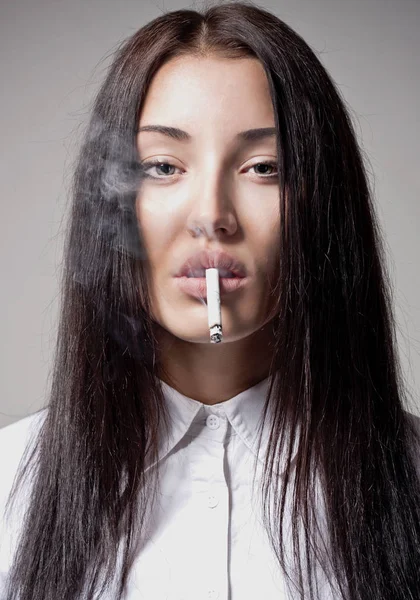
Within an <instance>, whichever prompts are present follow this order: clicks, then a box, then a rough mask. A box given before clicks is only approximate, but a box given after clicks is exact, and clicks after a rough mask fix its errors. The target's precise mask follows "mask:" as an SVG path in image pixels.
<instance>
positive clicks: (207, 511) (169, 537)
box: [0, 378, 420, 600]
mask: <svg viewBox="0 0 420 600" xmlns="http://www.w3.org/2000/svg"><path fill="white" fill-rule="evenodd" d="M162 386H163V391H164V397H165V399H166V400H167V402H168V408H169V414H170V417H171V432H170V435H169V438H168V439H161V441H160V450H159V463H160V472H161V487H160V488H159V493H158V495H157V502H156V504H155V505H154V506H153V512H152V513H151V515H150V518H149V519H147V523H148V526H147V530H146V531H147V533H146V535H145V536H144V539H143V541H142V542H141V544H140V545H139V551H138V554H137V557H136V561H135V563H134V565H133V567H132V569H131V571H130V578H129V582H128V586H127V591H126V593H125V595H124V600H216V599H217V600H255V599H261V600H286V598H293V595H290V592H287V588H286V587H285V582H284V581H283V576H282V574H281V571H280V567H279V566H278V563H277V560H276V559H275V556H274V553H273V551H272V549H271V546H270V544H269V541H268V538H267V534H266V533H265V530H264V527H263V525H262V520H261V517H262V509H261V504H260V500H259V498H260V492H259V487H258V479H256V483H255V486H254V493H252V476H253V473H254V471H253V465H254V459H255V458H257V463H256V464H257V474H259V475H261V474H262V466H263V464H264V457H265V455H266V451H267V442H268V432H269V429H268V427H269V424H270V421H269V419H268V417H267V419H266V424H265V428H264V437H263V440H262V445H261V449H260V454H259V455H258V457H257V455H256V444H257V441H258V436H257V433H258V432H259V430H258V426H259V425H260V419H261V417H262V409H263V405H264V399H265V394H266V392H267V388H268V378H267V379H265V380H263V381H262V382H260V383H259V384H257V385H256V386H254V387H251V388H249V389H247V390H245V391H244V392H242V393H240V394H238V395H237V396H235V397H233V398H231V399H229V400H227V401H225V402H221V403H219V404H215V405H212V406H210V405H206V404H202V403H201V402H198V401H197V400H193V399H191V398H187V397H186V396H184V395H182V394H181V393H179V392H178V391H176V390H175V389H173V388H172V387H170V386H168V385H167V384H166V383H164V382H162ZM46 410H47V409H44V410H42V411H40V412H39V413H36V414H35V415H31V416H29V417H26V418H24V419H22V420H21V421H18V422H17V423H13V424H12V425H9V426H7V427H5V428H3V429H2V430H0V456H1V457H2V462H1V468H0V481H1V488H0V518H1V521H0V535H1V537H0V598H1V597H2V594H1V591H2V582H3V585H4V581H5V578H6V574H7V572H8V570H9V568H10V564H11V558H12V550H13V548H14V544H15V539H16V538H15V537H14V536H16V533H17V531H18V528H19V523H20V522H21V517H19V516H18V515H16V516H15V517H14V518H13V519H12V521H11V522H10V523H6V521H5V520H4V519H3V518H2V516H3V509H4V503H5V501H6V499H7V496H8V493H9V491H10V489H11V486H12V482H13V478H14V475H15V473H16V471H17V468H18V464H19V460H20V458H21V456H22V454H23V451H24V449H25V448H26V447H28V445H29V443H30V440H33V439H34V435H35V434H36V432H37V430H38V429H39V426H40V423H41V421H42V420H43V418H44V416H45V413H46ZM415 419H416V418H415ZM416 422H417V424H418V426H419V428H420V419H416ZM151 466H152V465H149V466H148V468H150V467H151ZM321 581H322V577H321ZM322 585H324V588H323V593H322V596H321V597H322V598H323V600H324V599H325V600H328V599H330V598H331V599H333V598H334V593H333V591H332V590H331V589H330V588H329V586H328V585H327V583H326V581H324V583H323V584H322ZM288 594H289V595H288ZM114 598H115V596H114V595H113V594H112V592H110V593H109V595H106V596H104V599H106V600H114Z"/></svg>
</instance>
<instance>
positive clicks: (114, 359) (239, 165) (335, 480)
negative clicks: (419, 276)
mask: <svg viewBox="0 0 420 600" xmlns="http://www.w3.org/2000/svg"><path fill="white" fill-rule="evenodd" d="M73 194H74V201H73V206H72V213H71V216H70V222H69V229H68V237H67V243H66V248H65V263H64V265H65V269H64V274H63V281H62V288H61V289H62V305H61V320H60V324H59V330H58V337H57V348H56V359H55V365H54V373H53V381H52V389H51V395H50V398H49V403H48V405H47V407H46V408H44V409H43V410H41V411H39V412H38V413H36V414H35V415H31V416H30V417H27V418H26V419H23V420H22V421H20V422H19V423H16V424H13V425H11V426H8V427H6V428H5V429H3V430H2V431H1V432H0V451H1V453H2V456H3V460H2V467H1V482H2V483H1V486H2V491H1V494H2V496H1V497H2V501H3V505H4V504H5V503H6V500H9V502H7V506H6V508H7V509H8V510H7V511H6V513H5V516H4V518H3V521H2V522H1V528H2V529H1V553H0V561H1V562H0V571H1V575H2V580H1V585H2V589H1V593H0V595H1V598H2V599H5V600H18V599H19V600H57V598H59V599H60V600H75V599H79V598H84V599H93V598H95V599H96V598H105V599H108V600H111V599H112V600H114V599H120V598H125V599H129V600H134V599H140V598H145V599H147V600H163V599H164V598H167V599H168V600H169V599H170V600H182V599H184V600H186V599H194V600H197V599H198V598H220V599H223V600H227V599H228V598H230V599H233V600H245V599H246V600H248V598H249V599H251V598H253V599H254V598H255V597H260V598H263V599H264V600H274V599H276V600H280V599H285V598H292V599H315V598H318V599H319V600H325V599H328V598H331V599H332V598H334V599H338V598H343V599H346V600H379V599H389V600H398V599H401V600H410V599H411V600H414V599H418V598H419V597H420V585H419V573H420V483H419V472H418V465H419V462H420V449H419V436H418V431H419V429H420V428H419V424H418V423H419V422H418V420H417V419H416V418H414V417H413V416H412V415H410V414H409V413H408V412H405V410H404V401H405V391H404V387H403V382H402V378H401V374H400V367H399V363H398V357H397V352H396V342H395V335H394V320H393V315H392V310H391V305H392V302H391V294H390V286H389V282H388V279H387V276H386V272H385V269H384V258H383V250H382V245H381V239H380V234H379V227H378V223H377V220H376V216H375V213H374V208H373V205H372V194H371V191H370V189H369V186H368V181H367V177H366V172H365V168H364V165H363V161H362V157H361V153H360V149H359V147H358V145H357V141H356V137H355V133H354V130H353V127H352V124H351V120H350V118H349V115H348V113H347V111H346V108H345V103H344V101H343V99H342V98H341V97H340V95H339V93H338V91H337V89H336V88H335V86H334V85H333V83H332V81H331V79H330V77H329V76H328V74H327V72H326V71H325V69H324V67H323V66H322V65H321V64H320V62H319V60H318V59H317V58H316V56H315V55H314V53H313V52H312V51H311V49H310V48H309V47H308V45H307V44H306V43H305V42H304V40H302V38H301V37H299V36H298V35H297V34H296V33H295V32H293V31H292V30H291V29H290V28H289V27H288V26H287V25H286V24H285V23H283V22H282V21H280V20H279V19H278V18H276V17H275V16H274V15H272V14H270V13H269V12H267V11H264V10H262V9H260V8H257V7H255V6H253V5H251V4H246V3H231V4H224V5H223V6H213V7H210V8H209V9H208V10H206V11H205V12H203V13H199V12H195V11H192V10H179V11H175V12H170V13H167V14H164V15H162V16H160V17H159V18H157V19H155V20H154V21H152V22H151V23H149V24H147V25H146V26H144V27H143V28H141V29H140V30H139V31H138V32H136V33H135V34H134V35H133V36H132V37H131V38H130V39H128V40H127V41H126V42H125V43H124V44H123V45H122V46H121V48H120V49H119V51H118V53H117V54H116V56H115V60H114V61H113V63H112V65H111V67H110V69H109V72H108V74H107V77H106V80H105V81H104V83H103V85H102V87H101V89H100V90H99V93H98V95H97V98H96V101H95V103H94V106H93V110H92V116H91V120H90V123H89V126H88V128H87V131H86V138H85V140H84V143H83V145H82V148H81V151H80V158H79V161H78V164H77V168H76V171H75V177H74V190H73ZM209 267H213V268H217V269H219V272H218V273H219V276H220V279H219V283H220V289H221V317H222V329H223V338H222V341H221V343H217V344H212V343H211V342H210V338H209V324H208V321H207V317H208V315H207V303H206V297H205V280H204V278H203V275H204V272H205V270H206V269H207V268H209ZM232 275H233V276H234V277H233V278H232ZM21 458H22V462H21V463H20V459H21ZM15 474H18V477H17V479H16V480H15V484H16V485H14V486H13V488H12V483H13V480H14V476H15ZM9 492H11V494H10V495H9ZM259 492H261V494H260V493H259ZM257 595H258V596H257Z"/></svg>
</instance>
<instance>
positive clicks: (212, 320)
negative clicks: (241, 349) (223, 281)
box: [206, 269, 223, 344]
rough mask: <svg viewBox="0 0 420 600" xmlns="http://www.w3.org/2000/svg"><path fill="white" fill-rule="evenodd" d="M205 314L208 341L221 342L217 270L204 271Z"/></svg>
mask: <svg viewBox="0 0 420 600" xmlns="http://www.w3.org/2000/svg"><path fill="white" fill-rule="evenodd" d="M206 284H207V314H208V323H209V329H210V341H211V342H212V343H213V344H218V343H219V342H221V341H222V337H223V333H222V314H221V310H220V288H219V270H218V269H206Z"/></svg>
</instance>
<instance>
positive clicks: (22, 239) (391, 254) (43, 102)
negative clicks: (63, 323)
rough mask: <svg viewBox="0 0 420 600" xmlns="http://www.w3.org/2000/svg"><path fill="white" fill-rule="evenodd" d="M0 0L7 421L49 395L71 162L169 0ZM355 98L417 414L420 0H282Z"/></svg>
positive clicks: (1, 385) (281, 6)
mask: <svg viewBox="0 0 420 600" xmlns="http://www.w3.org/2000/svg"><path fill="white" fill-rule="evenodd" d="M2 2H3V3H2V5H1V7H0V56H1V64H0V69H1V71H0V78H1V88H2V94H1V105H0V108H1V110H0V119H1V139H0V152H1V160H0V169H1V173H0V174H1V177H0V197H1V204H0V229H1V237H0V244H1V252H0V273H1V291H2V293H1V296H0V313H1V333H2V335H1V338H0V339H1V342H0V343H1V345H0V353H1V356H0V358H1V371H0V375H1V377H0V426H5V425H8V424H9V423H12V422H13V421H16V420H18V419H20V418H22V417H23V416H25V415H27V414H29V413H31V412H33V411H35V410H37V409H38V408H40V407H41V406H43V405H44V403H46V402H47V397H46V394H47V391H48V390H49V385H50V376H51V367H52V352H53V348H54V343H55V328H56V325H57V317H58V292H59V290H58V280H57V277H58V272H59V269H60V268H61V252H62V242H63V235H62V233H63V232H62V229H63V225H64V220H63V219H65V218H66V216H67V210H68V191H69V186H70V178H71V174H72V168H73V161H74V157H75V153H76V151H77V147H78V143H79V141H80V136H81V132H82V130H83V127H84V124H85V123H86V120H87V117H88V112H89V108H90V105H89V103H90V102H91V100H92V98H93V95H94V93H95V91H96V90H97V88H98V85H99V84H100V82H101V81H102V79H103V76H104V74H105V68H106V67H107V66H108V64H109V62H110V60H111V59H112V56H111V54H112V52H113V51H114V50H115V49H116V46H117V44H118V43H120V42H121V41H122V40H123V39H124V38H126V37H127V36H129V35H131V34H132V33H134V32H135V31H136V30H137V29H138V28H140V27H141V26H142V25H144V24H145V23H146V22H148V21H150V20H151V19H153V18H155V17H156V16H158V15H160V14H161V13H162V12H163V11H168V10H175V9H179V8H200V7H201V6H202V4H201V3H190V4H186V3H182V2H169V1H168V2H164V1H162V0H160V1H156V2H152V1H147V0H146V1H143V2H142V1H139V0H136V1H134V0H119V1H116V0H71V1H70V0H55V1H53V0H2ZM256 4H257V5H259V6H261V7H264V8H267V9H268V10H270V11H272V12H273V13H274V14H276V15H277V16H278V17H280V18H281V19H283V20H285V21H286V23H288V24H289V25H290V26H291V27H293V28H294V29H295V30H296V31H297V32H298V33H299V34H300V35H302V36H303V38H304V39H305V40H306V41H307V42H308V43H309V45H310V46H311V47H312V48H313V49H314V50H315V51H316V52H317V53H318V56H319V57H320V59H321V60H322V62H323V64H324V65H325V66H326V68H327V69H328V71H329V72H330V74H331V76H332V77H333V79H334V81H335V82H336V84H337V86H338V87H339V89H340V90H341V92H342V94H343V95H344V97H345V99H346V101H347V103H348V105H349V106H350V108H351V114H352V117H353V119H354V123H355V126H356V130H357V133H358V136H359V140H360V143H361V145H362V147H363V149H364V153H365V155H366V157H367V160H368V163H367V167H368V172H369V177H370V178H371V180H372V181H373V183H374V186H375V197H376V202H377V206H378V212H379V218H380V222H381V224H382V227H383V231H384V235H385V239H386V246H387V250H388V265H389V269H390V274H391V278H392V281H393V284H394V289H395V292H394V304H395V311H396V317H397V325H398V342H399V350H400V355H401V360H402V365H403V369H404V374H405V377H406V381H407V386H408V392H409V394H410V398H411V404H410V405H409V406H408V408H409V409H410V410H411V411H412V412H415V413H417V414H419V415H420V399H419V396H420V393H419V391H420V269H419V268H418V257H419V255H420V239H419V235H418V223H419V212H420V208H419V191H420V184H419V177H418V175H419V164H418V156H419V154H420V141H419V135H418V133H419V129H418V124H419V117H418V114H419V105H420V102H419V97H420V93H419V92H420V89H419V78H418V75H419V73H420V68H419V46H420V38H419V34H418V29H419V25H420V0H360V1H359V0H347V1H344V0H275V1H272V2H268V1H265V2H264V1H262V0H260V2H258V3H256Z"/></svg>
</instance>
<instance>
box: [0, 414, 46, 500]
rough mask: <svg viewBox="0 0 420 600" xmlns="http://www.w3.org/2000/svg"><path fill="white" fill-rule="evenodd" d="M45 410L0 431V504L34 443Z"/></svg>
mask: <svg viewBox="0 0 420 600" xmlns="http://www.w3.org/2000/svg"><path fill="white" fill-rule="evenodd" d="M47 410H48V409H47V408H43V409H41V410H39V411H37V412H36V413H34V414H32V415H28V416H27V417H24V418H23V419H20V420H19V421H16V422H15V423H12V424H11V425H6V427H3V428H2V429H0V456H1V457H2V460H1V461H0V504H1V500H4V499H5V496H6V495H8V493H9V491H10V489H11V487H12V484H13V480H14V478H15V475H16V474H17V471H18V468H19V465H20V463H21V460H22V458H23V456H24V455H25V454H26V452H27V451H29V450H30V448H31V447H32V445H33V443H34V442H35V439H36V437H37V433H38V432H39V430H40V428H41V425H42V423H43V422H44V419H45V417H46V414H47Z"/></svg>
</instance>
